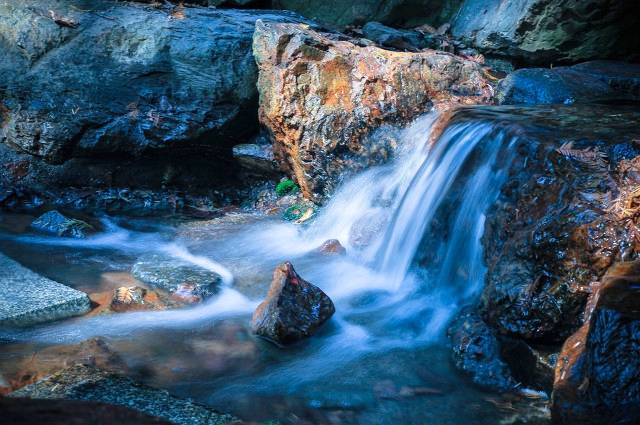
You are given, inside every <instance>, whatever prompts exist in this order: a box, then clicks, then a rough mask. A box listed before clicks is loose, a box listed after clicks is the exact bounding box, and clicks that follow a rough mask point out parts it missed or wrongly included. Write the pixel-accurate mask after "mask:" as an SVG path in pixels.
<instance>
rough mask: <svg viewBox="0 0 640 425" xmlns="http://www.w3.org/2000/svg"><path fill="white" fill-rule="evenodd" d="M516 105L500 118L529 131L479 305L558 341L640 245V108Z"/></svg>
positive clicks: (493, 235) (527, 335) (496, 222)
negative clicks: (601, 283)
mask: <svg viewBox="0 0 640 425" xmlns="http://www.w3.org/2000/svg"><path fill="white" fill-rule="evenodd" d="M496 110H497V111H499V110H500V108H497V109H496ZM510 111H511V112H513V113H515V114H516V115H518V114H519V118H517V119H515V120H511V121H499V122H500V125H501V128H503V129H505V130H506V131H512V132H514V133H513V134H519V135H522V136H525V135H526V137H525V139H526V141H524V142H521V143H520V144H518V146H517V147H516V148H515V149H514V151H513V152H514V155H515V158H514V160H513V162H512V165H511V168H510V169H509V174H508V175H509V177H508V178H507V180H506V182H505V183H504V185H503V187H502V189H501V192H500V195H499V198H498V200H497V202H496V204H495V206H494V207H493V208H492V209H491V210H489V211H488V212H487V221H486V223H485V232H484V236H483V246H484V255H485V261H486V264H487V268H488V270H487V274H486V285H485V288H484V290H483V293H482V296H481V301H480V306H479V309H480V313H481V315H482V317H483V319H484V320H485V321H486V322H487V323H488V324H489V325H491V326H493V327H494V328H495V329H497V330H498V332H499V333H501V334H504V335H508V336H512V337H516V338H521V339H524V340H528V341H533V342H537V343H545V344H551V345H552V344H559V343H562V342H563V341H564V340H565V339H566V338H567V337H568V336H569V335H571V334H572V333H574V332H575V331H576V330H577V329H578V328H579V327H580V326H581V325H582V312H583V311H584V306H585V304H586V301H587V297H588V293H589V292H591V291H592V289H591V284H592V282H596V281H598V280H599V279H600V277H601V276H602V275H603V274H604V273H606V271H607V270H608V268H609V267H610V266H611V265H612V264H613V263H614V262H616V261H620V260H624V259H633V258H635V257H636V256H637V255H638V251H637V244H636V242H635V240H636V239H635V238H636V237H635V236H634V235H636V234H637V231H638V223H637V218H636V217H637V216H636V211H637V210H636V205H637V204H636V200H637V196H638V194H637V190H638V187H640V147H639V146H638V144H637V142H636V141H635V140H640V130H639V129H638V127H637V125H636V124H635V123H637V122H638V120H639V119H640V116H639V114H638V111H637V108H634V107H624V106H619V107H613V106H595V105H581V106H574V107H568V106H557V107H546V108H542V107H540V108H536V109H535V110H528V111H520V112H516V111H515V109H510ZM477 112H478V113H480V115H482V112H480V111H477ZM471 113H473V112H471ZM484 113H489V115H488V116H491V115H490V112H489V110H486V111H485V112H484ZM479 119H480V120H482V118H481V117H480V116H479ZM494 123H495V122H494ZM521 140H523V139H521Z"/></svg>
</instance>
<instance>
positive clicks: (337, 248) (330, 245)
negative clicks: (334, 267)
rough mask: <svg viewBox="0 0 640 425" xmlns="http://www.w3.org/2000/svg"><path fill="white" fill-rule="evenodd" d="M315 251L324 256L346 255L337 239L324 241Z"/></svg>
mask: <svg viewBox="0 0 640 425" xmlns="http://www.w3.org/2000/svg"><path fill="white" fill-rule="evenodd" d="M317 251H318V252H319V253H320V254H324V255H346V254H347V250H346V249H345V247H344V246H342V244H341V243H340V241H339V240H337V239H329V240H326V241H324V242H323V243H322V245H320V247H318V249H317Z"/></svg>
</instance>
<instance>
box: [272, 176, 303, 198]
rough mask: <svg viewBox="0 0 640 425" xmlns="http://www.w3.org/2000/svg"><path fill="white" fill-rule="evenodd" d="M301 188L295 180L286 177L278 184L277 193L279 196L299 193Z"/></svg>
mask: <svg viewBox="0 0 640 425" xmlns="http://www.w3.org/2000/svg"><path fill="white" fill-rule="evenodd" d="M299 190H300V188H299V187H298V185H297V184H295V183H294V182H293V180H291V179H286V180H283V181H281V182H280V183H278V185H277V186H276V195H278V196H285V195H291V194H293V193H298V191H299Z"/></svg>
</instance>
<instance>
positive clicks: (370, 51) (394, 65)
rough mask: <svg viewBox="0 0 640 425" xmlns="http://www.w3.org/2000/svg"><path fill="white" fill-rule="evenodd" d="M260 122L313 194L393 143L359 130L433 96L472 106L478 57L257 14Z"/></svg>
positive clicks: (414, 109) (481, 91)
mask: <svg viewBox="0 0 640 425" xmlns="http://www.w3.org/2000/svg"><path fill="white" fill-rule="evenodd" d="M253 50H254V55H255V57H256V61H257V63H258V67H259V69H260V74H259V80H258V90H259V92H260V120H261V122H262V123H263V124H264V125H265V126H266V127H267V128H268V129H269V131H270V132H271V135H272V139H273V141H274V154H275V157H276V160H278V161H279V163H280V165H281V168H283V169H284V170H285V171H287V172H288V173H289V174H290V175H292V176H294V177H295V179H296V181H297V183H298V185H299V186H300V188H301V190H302V193H303V194H304V196H305V197H307V198H311V199H312V200H314V201H321V200H323V199H324V198H325V197H326V196H327V195H329V194H330V193H331V192H332V191H333V189H334V187H335V185H336V183H337V181H338V179H339V177H340V175H341V174H342V173H343V172H344V171H355V170H358V169H360V168H363V167H365V166H367V165H371V164H375V163H378V162H381V161H384V160H385V159H387V158H388V157H389V156H390V155H391V154H392V153H393V148H394V146H395V144H394V143H393V141H391V140H388V139H386V138H380V137H375V138H373V137H372V138H367V137H366V136H367V135H368V134H369V133H370V132H371V131H372V130H373V129H375V128H377V127H380V126H381V125H382V124H398V125H400V124H403V123H406V122H408V121H410V120H412V119H414V118H416V117H417V116H418V115H420V114H422V113H424V112H425V111H427V110H429V109H430V108H431V107H432V105H433V104H434V102H452V103H463V104H473V103H480V102H482V101H483V100H486V99H487V98H489V97H490V96H491V94H492V90H491V88H490V86H489V84H488V83H487V81H486V80H485V78H484V76H483V71H482V68H481V66H480V65H479V64H477V63H475V62H473V61H468V60H464V59H462V58H460V57H457V56H454V55H451V54H448V53H444V52H437V51H425V52H420V53H404V52H394V51H389V50H383V49H380V48H377V47H373V46H361V45H358V44H357V41H354V40H351V39H345V38H344V37H339V36H335V35H331V34H321V33H319V32H317V31H314V30H312V29H310V28H309V27H308V26H304V25H296V24H277V23H267V22H259V23H258V24H257V25H256V32H255V35H254V43H253Z"/></svg>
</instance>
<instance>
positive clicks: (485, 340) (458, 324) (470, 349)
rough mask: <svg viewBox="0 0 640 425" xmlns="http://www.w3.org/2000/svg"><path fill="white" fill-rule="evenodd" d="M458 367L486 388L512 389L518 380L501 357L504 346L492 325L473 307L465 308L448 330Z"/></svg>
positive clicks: (454, 359) (455, 362)
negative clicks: (483, 319) (484, 320)
mask: <svg viewBox="0 0 640 425" xmlns="http://www.w3.org/2000/svg"><path fill="white" fill-rule="evenodd" d="M447 334H448V335H449V338H450V340H451V344H452V348H453V361H454V364H455V365H456V367H457V368H458V369H459V370H461V371H462V372H464V373H466V374H467V375H469V376H470V377H471V379H472V381H473V382H474V383H475V384H477V385H479V386H481V387H484V388H488V389H492V390H497V391H511V390H513V389H514V388H516V385H517V382H516V381H515V380H514V379H513V378H512V376H511V370H510V369H509V366H508V365H507V364H506V363H505V362H504V361H503V360H502V356H501V347H500V342H499V341H498V337H497V335H496V333H495V331H494V330H493V329H491V328H490V327H489V326H487V324H486V323H484V322H483V321H482V319H481V318H480V316H479V315H478V314H477V313H476V312H474V311H473V310H472V309H466V310H463V311H462V312H460V313H459V314H458V316H457V317H456V318H455V319H454V320H453V322H452V323H451V325H449V329H448V331H447Z"/></svg>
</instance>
